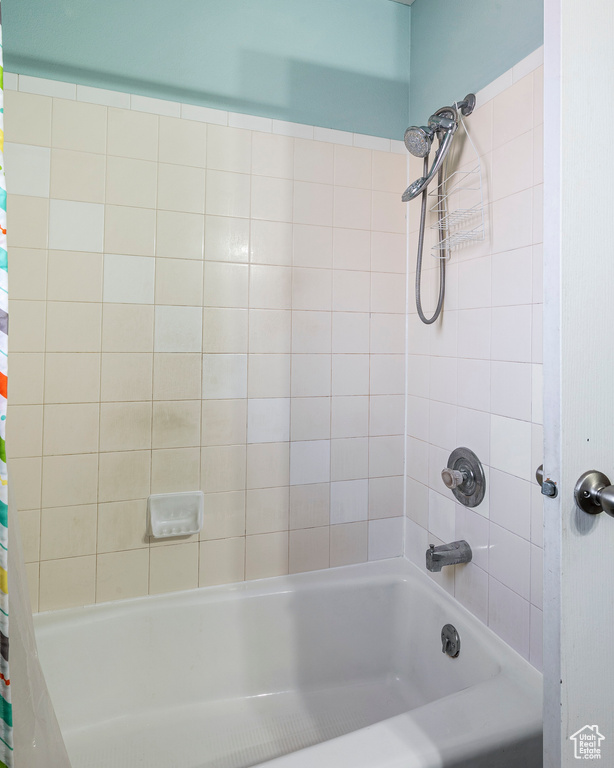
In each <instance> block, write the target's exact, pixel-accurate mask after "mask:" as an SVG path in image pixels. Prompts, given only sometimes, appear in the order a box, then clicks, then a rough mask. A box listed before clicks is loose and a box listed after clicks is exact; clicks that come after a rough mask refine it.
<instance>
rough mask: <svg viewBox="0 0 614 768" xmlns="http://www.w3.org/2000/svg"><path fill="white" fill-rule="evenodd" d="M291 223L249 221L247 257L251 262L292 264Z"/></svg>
mask: <svg viewBox="0 0 614 768" xmlns="http://www.w3.org/2000/svg"><path fill="white" fill-rule="evenodd" d="M292 229H293V228H292V224H288V223H287V222H283V221H257V220H252V221H251V232H250V244H249V258H250V261H251V262H252V264H271V265H278V266H289V265H290V264H292V249H293V246H292Z"/></svg>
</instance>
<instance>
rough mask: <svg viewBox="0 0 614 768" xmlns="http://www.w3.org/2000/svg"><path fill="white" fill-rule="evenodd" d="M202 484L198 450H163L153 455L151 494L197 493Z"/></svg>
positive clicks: (154, 452) (153, 452)
mask: <svg viewBox="0 0 614 768" xmlns="http://www.w3.org/2000/svg"><path fill="white" fill-rule="evenodd" d="M199 484H200V450H199V449H198V448H162V449H157V450H153V451H152V453H151V492H152V493H182V492H184V491H196V490H198V487H199Z"/></svg>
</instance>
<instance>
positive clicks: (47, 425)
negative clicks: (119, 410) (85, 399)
mask: <svg viewBox="0 0 614 768" xmlns="http://www.w3.org/2000/svg"><path fill="white" fill-rule="evenodd" d="M99 410H100V407H99V405H98V403H74V404H73V403H71V404H65V405H46V406H45V421H44V429H45V439H44V442H43V455H45V456H58V455H62V454H70V453H74V454H79V453H97V452H98V419H99ZM81 554H84V553H81ZM68 556H69V555H66V557H68Z"/></svg>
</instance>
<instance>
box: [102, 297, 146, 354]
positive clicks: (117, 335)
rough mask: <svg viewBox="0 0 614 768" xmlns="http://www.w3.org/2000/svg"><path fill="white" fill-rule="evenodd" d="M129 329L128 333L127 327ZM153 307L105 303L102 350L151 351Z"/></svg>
mask: <svg viewBox="0 0 614 768" xmlns="http://www.w3.org/2000/svg"><path fill="white" fill-rule="evenodd" d="M128 328H129V329H130V333H128V332H127V329H128ZM153 335H154V308H153V307H152V306H148V305H142V306H139V305H137V304H105V305H104V307H103V313H102V350H103V352H153Z"/></svg>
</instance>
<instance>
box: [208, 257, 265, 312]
mask: <svg viewBox="0 0 614 768" xmlns="http://www.w3.org/2000/svg"><path fill="white" fill-rule="evenodd" d="M272 269H273V268H272ZM247 298H248V266H247V265H246V264H224V263H221V262H212V261H207V262H206V264H205V288H204V303H205V306H206V307H237V308H246V307H247Z"/></svg>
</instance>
